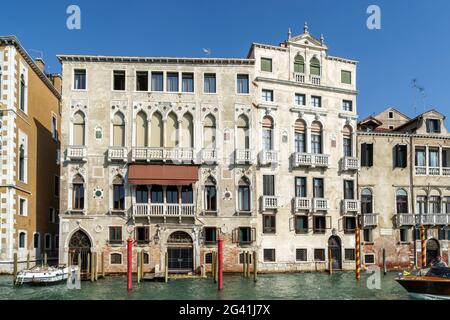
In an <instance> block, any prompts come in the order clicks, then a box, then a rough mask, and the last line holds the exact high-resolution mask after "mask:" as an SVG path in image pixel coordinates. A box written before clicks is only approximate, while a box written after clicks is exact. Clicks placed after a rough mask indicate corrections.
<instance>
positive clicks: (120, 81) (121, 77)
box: [113, 70, 125, 91]
mask: <svg viewBox="0 0 450 320" xmlns="http://www.w3.org/2000/svg"><path fill="white" fill-rule="evenodd" d="M113 75H114V87H113V88H114V90H116V91H123V90H125V70H114V71H113Z"/></svg>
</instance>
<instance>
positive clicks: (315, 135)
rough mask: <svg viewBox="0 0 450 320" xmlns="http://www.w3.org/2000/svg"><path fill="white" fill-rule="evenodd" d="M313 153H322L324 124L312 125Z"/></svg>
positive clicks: (314, 123)
mask: <svg viewBox="0 0 450 320" xmlns="http://www.w3.org/2000/svg"><path fill="white" fill-rule="evenodd" d="M311 152H312V153H314V154H321V153H322V124H321V123H320V122H318V121H314V122H313V123H312V125H311Z"/></svg>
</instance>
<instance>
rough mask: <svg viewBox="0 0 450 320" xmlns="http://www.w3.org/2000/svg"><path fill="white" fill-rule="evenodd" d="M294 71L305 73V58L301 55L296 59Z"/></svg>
mask: <svg viewBox="0 0 450 320" xmlns="http://www.w3.org/2000/svg"><path fill="white" fill-rule="evenodd" d="M294 72H298V73H305V60H304V59H303V57H302V56H300V55H297V56H296V57H295V59H294Z"/></svg>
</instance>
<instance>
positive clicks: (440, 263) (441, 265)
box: [431, 256, 447, 268]
mask: <svg viewBox="0 0 450 320" xmlns="http://www.w3.org/2000/svg"><path fill="white" fill-rule="evenodd" d="M431 267H437V268H446V267H447V264H446V263H445V262H444V261H442V257H441V256H437V257H436V259H434V260H433V261H432V262H431Z"/></svg>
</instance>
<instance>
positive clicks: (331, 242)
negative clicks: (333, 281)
mask: <svg viewBox="0 0 450 320" xmlns="http://www.w3.org/2000/svg"><path fill="white" fill-rule="evenodd" d="M328 249H329V251H328V252H329V253H331V258H332V259H333V260H332V267H333V269H334V270H341V269H342V247H341V239H339V237H338V236H331V237H330V238H328ZM328 259H330V257H328Z"/></svg>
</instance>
